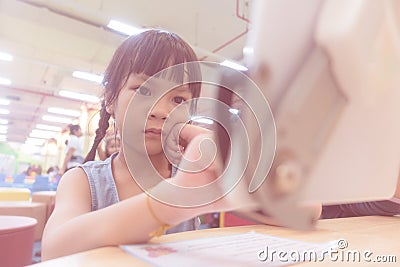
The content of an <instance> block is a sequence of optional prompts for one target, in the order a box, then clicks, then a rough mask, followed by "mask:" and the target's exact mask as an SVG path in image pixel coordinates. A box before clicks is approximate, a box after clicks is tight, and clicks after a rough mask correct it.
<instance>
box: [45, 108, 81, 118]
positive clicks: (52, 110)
mask: <svg viewBox="0 0 400 267" xmlns="http://www.w3.org/2000/svg"><path fill="white" fill-rule="evenodd" d="M47 111H48V112H50V113H55V114H61V115H66V116H72V117H79V116H80V115H81V112H80V111H78V110H72V109H64V108H48V109H47Z"/></svg>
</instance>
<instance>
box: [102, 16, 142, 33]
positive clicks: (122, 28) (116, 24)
mask: <svg viewBox="0 0 400 267" xmlns="http://www.w3.org/2000/svg"><path fill="white" fill-rule="evenodd" d="M107 27H108V28H110V29H113V30H114V31H117V32H120V33H122V34H126V35H135V34H139V33H141V32H144V31H145V29H141V28H137V27H134V26H131V25H128V24H125V23H122V22H120V21H117V20H113V19H112V20H110V22H108V24H107Z"/></svg>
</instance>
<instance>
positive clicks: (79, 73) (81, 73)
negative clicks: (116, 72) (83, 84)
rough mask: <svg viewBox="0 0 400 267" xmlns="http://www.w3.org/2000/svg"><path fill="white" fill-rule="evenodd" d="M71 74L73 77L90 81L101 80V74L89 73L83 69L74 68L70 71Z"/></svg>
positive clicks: (98, 81)
mask: <svg viewBox="0 0 400 267" xmlns="http://www.w3.org/2000/svg"><path fill="white" fill-rule="evenodd" d="M72 76H73V77H75V78H79V79H83V80H87V81H91V82H96V83H101V82H102V81H103V78H104V77H103V76H101V75H97V74H93V73H89V72H84V71H79V70H76V71H74V72H72Z"/></svg>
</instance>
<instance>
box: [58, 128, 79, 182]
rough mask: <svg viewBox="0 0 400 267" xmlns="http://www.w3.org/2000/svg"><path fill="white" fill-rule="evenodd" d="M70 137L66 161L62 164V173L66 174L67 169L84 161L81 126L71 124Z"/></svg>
mask: <svg viewBox="0 0 400 267" xmlns="http://www.w3.org/2000/svg"><path fill="white" fill-rule="evenodd" d="M68 127H69V133H70V138H69V140H68V144H67V147H66V148H65V151H66V152H65V158H64V163H63V165H62V166H61V170H60V174H61V175H62V174H64V173H65V172H66V171H67V170H69V169H71V168H73V167H76V166H78V165H80V164H81V163H82V162H83V156H82V155H83V138H82V129H81V126H79V125H77V124H70V125H69V126H68Z"/></svg>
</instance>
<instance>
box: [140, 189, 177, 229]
mask: <svg viewBox="0 0 400 267" xmlns="http://www.w3.org/2000/svg"><path fill="white" fill-rule="evenodd" d="M146 204H147V209H148V210H149V211H150V214H151V216H152V217H153V218H154V220H156V221H157V223H158V224H159V225H160V227H159V228H158V229H157V230H155V231H153V232H151V233H150V234H149V236H150V237H158V236H161V235H163V234H165V232H166V231H167V230H168V229H169V228H171V227H172V226H171V225H169V224H166V223H164V222H162V221H161V220H160V219H158V217H157V215H156V214H155V213H154V210H153V209H152V208H151V205H150V196H149V195H147V196H146Z"/></svg>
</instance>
